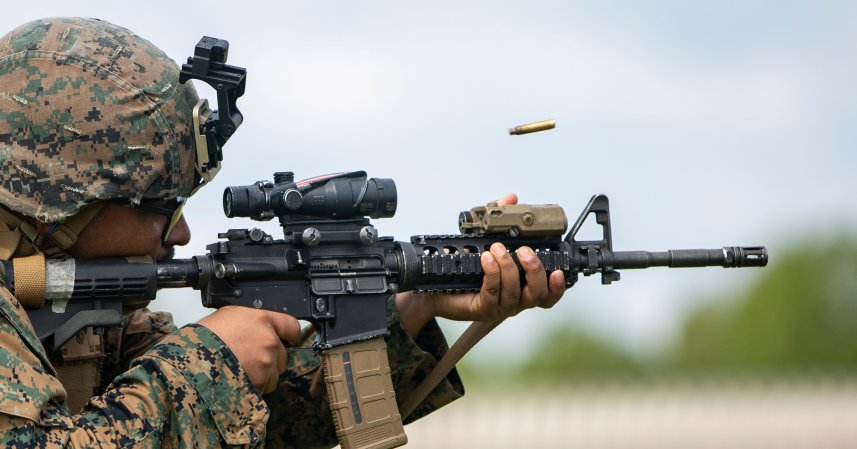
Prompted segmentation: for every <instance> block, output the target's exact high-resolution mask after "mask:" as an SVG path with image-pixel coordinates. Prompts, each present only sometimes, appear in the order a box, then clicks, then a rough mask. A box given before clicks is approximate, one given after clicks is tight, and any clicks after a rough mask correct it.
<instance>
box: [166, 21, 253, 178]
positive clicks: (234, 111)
mask: <svg viewBox="0 0 857 449" xmlns="http://www.w3.org/2000/svg"><path fill="white" fill-rule="evenodd" d="M228 54H229V42H227V41H225V40H223V39H218V38H216V37H208V36H203V38H202V39H200V40H199V43H197V44H196V48H195V49H194V52H193V56H192V57H189V58H187V63H186V64H182V68H181V72H180V74H179V82H181V83H185V82H187V81H188V80H190V79H198V80H200V81H202V82H204V83H206V84H208V85H209V86H211V87H212V88H214V90H215V92H217V107H218V109H217V110H215V111H212V110H211V109H210V108H209V106H208V101H207V100H200V101H199V103H197V105H196V107H194V110H193V122H194V123H193V124H194V128H195V131H196V132H195V135H196V148H197V159H196V161H197V162H196V167H197V171H198V172H199V174H200V176H201V177H202V183H201V184H200V185H202V184H205V183H207V182H209V181H211V179H212V178H214V176H215V175H216V174H217V172H218V171H219V170H220V161H222V160H223V145H224V144H225V143H226V141H227V140H229V138H230V137H232V135H233V134H234V133H235V131H236V130H237V129H238V127H239V126H241V123H242V122H243V121H244V116H243V115H242V114H241V111H239V110H238V106H237V105H236V101H237V100H238V98H239V97H241V96H242V95H244V86H245V83H246V81H247V69H245V68H243V67H235V66H231V65H227V64H226V58H227V56H228Z"/></svg>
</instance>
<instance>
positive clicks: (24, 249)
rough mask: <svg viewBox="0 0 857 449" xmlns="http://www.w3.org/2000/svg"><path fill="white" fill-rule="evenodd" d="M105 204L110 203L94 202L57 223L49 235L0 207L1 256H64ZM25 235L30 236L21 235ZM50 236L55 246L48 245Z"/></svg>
mask: <svg viewBox="0 0 857 449" xmlns="http://www.w3.org/2000/svg"><path fill="white" fill-rule="evenodd" d="M105 204H107V202H106V201H98V202H96V203H92V204H90V205H89V206H87V207H85V208H83V209H82V210H81V211H80V212H78V213H77V214H75V215H72V216H71V217H68V218H66V219H65V220H64V221H62V222H57V223H55V224H54V226H53V227H52V228H51V229H52V230H51V232H50V234H49V235H45V234H42V233H40V232H39V231H38V229H37V228H36V226H35V225H33V224H32V223H30V222H28V221H27V220H24V219H22V218H21V217H19V216H18V215H17V214H14V213H12V212H10V211H9V210H8V209H6V208H5V207H0V260H10V259H14V258H16V257H26V256H31V255H33V254H36V253H42V254H44V255H45V256H46V257H49V258H52V257H62V256H65V255H66V254H65V251H67V250H68V249H69V248H71V247H72V246H74V244H75V243H77V237H78V236H79V235H80V233H81V232H83V230H84V229H85V228H86V226H88V225H89V223H90V222H91V221H92V219H93V218H95V216H96V215H98V212H100V211H101V209H102V208H103V207H104V205H105ZM24 236H26V237H27V238H26V239H24V238H21V237H24ZM47 239H50V240H51V241H53V243H54V246H51V247H49V248H45V247H44V245H45V240H47Z"/></svg>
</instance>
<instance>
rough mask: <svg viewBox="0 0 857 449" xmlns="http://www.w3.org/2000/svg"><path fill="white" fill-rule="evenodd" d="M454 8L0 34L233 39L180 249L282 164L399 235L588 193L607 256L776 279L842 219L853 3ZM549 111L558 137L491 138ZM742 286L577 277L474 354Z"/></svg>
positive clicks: (185, 312)
mask: <svg viewBox="0 0 857 449" xmlns="http://www.w3.org/2000/svg"><path fill="white" fill-rule="evenodd" d="M461 3H462V2H431V3H420V4H406V3H404V2H376V1H366V2H359V3H345V2H342V3H334V2H277V3H273V2H271V4H267V3H264V2H258V1H244V2H240V3H235V2H229V3H226V2H224V3H223V4H222V5H220V4H219V3H217V2H208V3H188V2H147V4H146V5H143V4H142V3H140V4H138V6H134V7H130V6H126V5H131V3H128V2H122V3H120V2H108V1H103V2H55V1H41V2H28V3H25V4H16V5H15V7H14V8H7V9H6V10H5V11H4V14H3V15H2V17H0V29H2V30H3V32H5V31H8V30H11V29H12V28H13V27H15V26H17V25H19V24H21V23H24V22H26V21H29V20H32V19H37V18H41V17H47V16H59V15H78V16H89V17H98V18H102V19H105V20H108V21H112V22H114V23H117V24H119V25H122V26H125V27H127V28H130V29H132V30H134V31H136V32H137V33H139V34H140V35H142V36H143V37H145V38H147V39H149V40H151V41H153V42H154V43H155V44H156V45H158V46H160V47H161V48H163V49H164V50H165V51H166V52H167V53H168V54H169V55H171V56H173V57H174V58H175V59H176V60H178V61H181V60H183V59H184V58H186V57H187V56H189V55H190V54H192V51H193V47H194V45H195V44H196V42H197V41H198V40H199V38H200V37H201V36H202V35H209V36H216V37H220V38H223V39H227V40H228V41H229V42H230V44H231V46H230V52H229V63H231V64H235V65H239V66H244V67H247V69H248V82H247V93H246V95H245V96H244V97H242V98H241V99H240V100H239V103H238V104H239V107H240V109H241V111H242V112H243V113H244V118H245V122H244V125H243V126H242V127H241V129H240V130H239V131H238V133H237V134H236V136H235V137H234V138H232V139H231V140H230V141H229V143H228V146H227V147H226V149H225V165H224V169H223V171H222V172H221V174H220V175H219V177H218V178H217V179H216V180H215V182H214V183H213V185H211V186H208V187H207V188H205V189H203V191H202V192H200V193H199V194H198V195H197V196H195V197H194V198H192V199H191V201H190V203H189V205H188V207H187V208H186V209H185V210H186V214H187V217H188V221H189V223H190V226H191V230H192V232H193V235H194V237H193V241H192V242H191V244H190V245H188V246H187V247H185V248H181V249H179V251H178V252H177V257H190V256H192V255H195V254H202V253H204V252H205V245H206V244H207V243H211V242H213V241H214V240H215V239H216V234H217V232H222V231H225V230H226V229H229V228H238V227H254V226H259V225H257V224H255V223H253V222H250V221H248V220H239V219H234V220H227V219H226V218H225V217H223V215H222V212H221V206H220V202H221V195H222V191H223V188H225V187H226V186H229V185H236V184H249V183H252V182H254V181H256V180H260V179H270V178H271V177H272V172H274V171H286V170H291V171H294V172H296V175H297V177H298V178H303V177H309V176H312V175H317V174H322V173H328V172H334V171H350V170H366V171H367V172H368V173H369V175H370V176H375V177H389V178H394V179H395V181H396V183H397V187H398V192H399V207H398V212H397V215H396V217H394V218H392V219H384V220H377V221H376V222H375V226H376V227H377V228H378V229H379V231H380V232H381V234H382V235H392V236H395V237H396V238H397V239H398V240H408V238H409V236H410V235H412V234H422V233H453V232H457V229H456V219H457V216H458V212H459V211H461V210H464V209H469V208H470V207H472V206H475V205H477V204H479V203H484V202H486V201H488V200H492V199H494V198H497V197H498V196H500V195H502V194H504V193H506V192H510V191H514V192H517V193H518V194H519V196H520V197H521V199H522V201H524V202H531V203H558V204H561V205H562V206H564V207H565V209H566V213H567V214H568V215H569V217H570V218H571V219H572V220H573V219H574V218H576V217H577V215H578V214H579V212H580V210H581V209H582V208H583V206H584V205H585V204H586V202H587V201H588V199H589V197H590V196H591V195H592V194H595V193H605V194H607V195H608V196H609V197H610V199H611V207H612V223H613V240H614V247H615V249H617V250H632V249H634V250H638V249H646V250H665V249H673V248H699V247H711V248H716V247H720V246H724V245H767V246H768V248H769V250H770V253H771V261H772V263H774V264H775V263H776V262H777V255H778V254H779V253H781V252H782V251H783V250H784V249H786V248H788V247H789V245H790V244H791V242H793V241H794V240H795V239H798V238H808V237H809V236H814V237H816V238H825V237H826V236H828V235H830V234H831V232H833V231H836V230H845V229H853V227H854V225H855V223H857V208H855V206H854V198H855V195H857V182H855V179H854V174H853V172H854V170H855V166H857V151H855V143H857V128H855V126H854V122H855V118H857V90H856V89H855V88H854V85H853V83H854V80H855V79H857V61H855V56H854V55H855V52H854V43H855V42H857V28H855V27H854V26H853V22H854V19H855V18H857V4H854V3H852V2H817V1H813V2H809V1H804V2H782V1H776V2H775V1H762V2H750V3H748V2H723V1H702V2H692V3H690V4H688V2H680V1H656V2H633V1H614V2H588V3H581V2H572V1H557V2H533V1H531V2H498V1H490V2H489V1H486V2H469V3H468V4H466V5H462V4H461ZM205 4H209V5H212V6H209V7H208V9H205V6H203V5H205ZM643 4H645V6H643ZM226 5H230V6H226ZM197 86H198V87H199V85H197ZM200 93H201V95H203V96H206V95H207V96H208V97H209V99H210V100H212V101H213V100H214V96H213V93H212V92H211V91H210V90H204V89H200ZM546 118H553V119H555V120H556V121H557V128H556V129H555V130H552V131H548V132H543V133H539V134H534V135H527V136H509V135H507V129H508V128H510V127H512V126H515V125H518V124H521V123H526V122H531V121H536V120H541V119H546ZM261 227H263V228H264V229H266V230H267V231H268V232H269V233H272V234H274V235H278V236H279V235H281V233H280V232H279V230H278V227H277V225H276V223H267V224H263V225H261ZM852 235H853V231H852ZM759 275H761V271H759V270H724V269H721V268H710V269H707V270H699V269H697V270H666V269H654V270H647V271H640V272H630V271H628V272H625V273H623V278H622V281H620V282H619V283H616V284H614V285H612V286H601V285H600V282H599V280H598V279H596V278H586V279H582V280H581V282H580V283H579V284H578V285H577V286H576V287H575V288H574V289H573V290H571V291H569V292H568V293H567V294H566V298H565V299H564V300H563V302H561V303H560V304H559V305H557V306H556V307H555V308H554V309H552V310H550V311H534V312H530V313H526V314H522V315H521V316H519V317H516V318H515V319H514V320H510V321H507V322H506V323H504V324H503V327H501V330H498V331H496V335H492V336H491V337H489V338H488V339H487V341H486V342H485V343H483V344H482V345H483V347H482V348H480V349H477V350H476V352H477V354H476V355H475V357H477V358H478V357H486V356H491V355H493V354H496V352H497V351H498V350H501V349H504V348H508V347H511V348H512V349H514V351H511V353H516V351H518V352H517V353H522V352H520V351H523V346H524V345H526V344H529V343H532V342H533V341H535V339H536V338H537V336H538V335H539V334H540V332H542V330H543V326H545V323H550V324H555V323H568V324H567V325H568V326H584V327H586V328H587V329H592V330H594V331H596V332H598V333H599V334H601V335H605V336H609V337H611V338H614V339H615V340H616V341H618V342H621V343H623V344H626V345H627V346H628V347H629V348H631V349H633V350H639V351H643V350H646V349H649V348H652V347H656V346H657V345H658V344H660V343H662V342H664V341H666V340H667V339H668V338H669V337H670V336H671V335H672V333H673V332H675V330H676V329H677V326H678V325H679V324H680V323H681V317H682V316H684V314H685V313H686V312H687V311H688V310H691V309H692V308H693V307H694V306H695V305H696V304H698V303H699V302H701V301H705V300H706V299H711V298H713V297H718V296H720V295H721V293H718V292H725V293H727V294H730V293H736V292H738V291H740V289H741V287H742V286H745V285H747V284H748V283H750V282H753V280H754V279H755V278H756V277H758V276H759ZM198 303H199V298H198V295H197V294H195V293H194V292H192V291H189V290H188V291H185V292H177V291H172V292H168V293H167V294H165V295H164V297H163V299H159V300H158V301H157V302H156V303H155V307H156V308H158V309H161V310H169V311H171V312H173V313H174V315H175V316H176V318H177V320H178V321H179V322H180V323H185V322H188V321H192V320H195V319H198V318H199V317H201V316H202V315H203V314H204V313H205V311H204V309H202V308H201V307H200V306H199V305H198Z"/></svg>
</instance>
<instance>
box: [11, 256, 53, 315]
mask: <svg viewBox="0 0 857 449" xmlns="http://www.w3.org/2000/svg"><path fill="white" fill-rule="evenodd" d="M12 267H13V269H14V270H15V297H16V298H18V301H20V302H21V304H22V305H23V306H24V308H25V309H39V308H41V307H42V306H43V305H44V304H45V255H44V254H41V253H38V254H35V255H32V256H29V257H16V258H14V259H12Z"/></svg>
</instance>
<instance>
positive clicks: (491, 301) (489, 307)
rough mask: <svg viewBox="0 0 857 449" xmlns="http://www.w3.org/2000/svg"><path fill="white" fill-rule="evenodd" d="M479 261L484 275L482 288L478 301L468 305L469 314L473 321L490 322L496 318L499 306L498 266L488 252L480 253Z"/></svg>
mask: <svg viewBox="0 0 857 449" xmlns="http://www.w3.org/2000/svg"><path fill="white" fill-rule="evenodd" d="M480 259H481V262H482V272H483V273H484V276H483V278H482V288H481V289H480V290H479V296H478V299H479V300H478V301H474V302H471V303H470V312H471V313H473V314H474V315H475V316H474V319H481V320H490V319H493V318H495V317H496V311H497V310H498V309H499V305H500V266H499V265H497V261H496V260H495V259H494V255H493V254H491V253H490V252H488V251H486V252H484V253H482V256H481V257H480ZM492 312H494V313H492Z"/></svg>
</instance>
